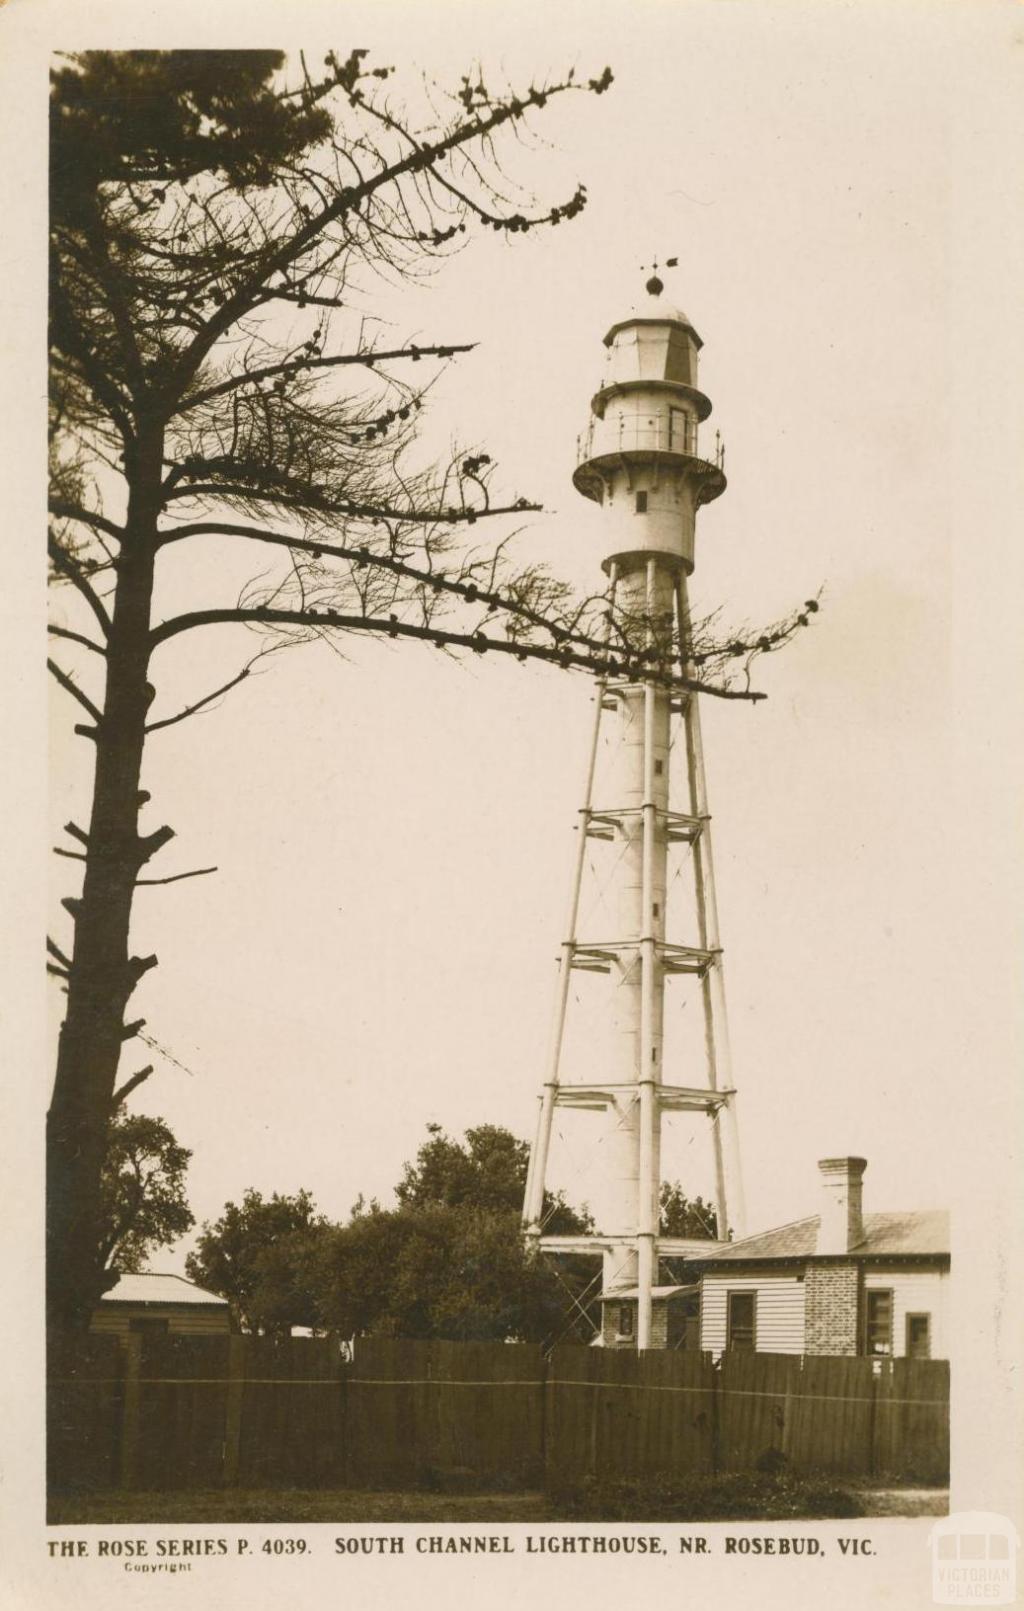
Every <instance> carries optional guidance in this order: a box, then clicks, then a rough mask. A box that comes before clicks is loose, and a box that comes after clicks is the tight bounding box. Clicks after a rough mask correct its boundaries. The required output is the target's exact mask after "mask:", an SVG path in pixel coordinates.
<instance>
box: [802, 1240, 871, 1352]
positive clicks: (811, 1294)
mask: <svg viewBox="0 0 1024 1611" xmlns="http://www.w3.org/2000/svg"><path fill="white" fill-rule="evenodd" d="M804 1287H805V1310H804V1314H805V1322H804V1323H805V1331H804V1350H805V1352H806V1353H808V1354H855V1353H857V1351H858V1346H859V1327H858V1315H859V1301H858V1300H859V1289H860V1271H859V1270H858V1267H857V1265H856V1263H854V1262H853V1261H852V1260H851V1261H850V1262H849V1263H839V1262H836V1263H834V1264H816V1263H813V1262H811V1263H809V1264H808V1266H807V1273H806V1276H805V1278H804Z"/></svg>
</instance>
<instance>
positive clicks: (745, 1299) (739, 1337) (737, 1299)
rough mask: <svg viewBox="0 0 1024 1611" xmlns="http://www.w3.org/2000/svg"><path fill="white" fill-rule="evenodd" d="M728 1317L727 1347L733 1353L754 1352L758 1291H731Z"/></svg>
mask: <svg viewBox="0 0 1024 1611" xmlns="http://www.w3.org/2000/svg"><path fill="white" fill-rule="evenodd" d="M727 1318H728V1331H727V1334H726V1342H725V1346H726V1348H728V1349H729V1350H730V1352H732V1353H743V1354H752V1353H753V1352H754V1349H755V1347H756V1339H755V1332H756V1320H757V1294H756V1292H730V1293H729V1307H728V1316H727Z"/></svg>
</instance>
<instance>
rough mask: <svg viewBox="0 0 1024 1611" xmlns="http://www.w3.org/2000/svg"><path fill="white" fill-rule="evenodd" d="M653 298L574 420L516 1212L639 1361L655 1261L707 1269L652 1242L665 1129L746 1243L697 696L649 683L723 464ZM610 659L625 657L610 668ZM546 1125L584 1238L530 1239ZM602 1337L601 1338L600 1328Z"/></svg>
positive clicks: (673, 334) (675, 631) (621, 335)
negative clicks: (561, 816)
mask: <svg viewBox="0 0 1024 1611" xmlns="http://www.w3.org/2000/svg"><path fill="white" fill-rule="evenodd" d="M663 293H664V285H663V283H662V281H661V280H660V279H659V278H658V277H657V275H654V276H652V278H651V279H649V280H648V281H647V285H646V297H645V300H644V301H643V302H642V304H641V305H640V306H639V307H638V308H637V309H636V310H635V311H634V312H633V313H631V314H630V316H629V317H628V318H625V319H623V320H621V321H620V322H619V323H618V324H614V325H613V326H612V328H611V329H610V330H609V332H608V334H607V335H606V337H605V346H606V347H607V349H608V356H607V372H606V375H605V379H604V384H603V385H602V386H601V388H600V390H599V391H598V392H597V394H596V396H595V397H594V398H593V400H592V403H591V416H592V417H591V420H590V423H589V428H588V430H587V432H586V434H585V436H584V437H583V438H582V439H581V444H580V453H579V461H578V464H577V468H576V472H575V475H574V476H573V482H574V485H575V486H576V489H577V491H579V492H581V493H582V494H583V496H584V497H586V498H590V499H592V500H593V501H594V502H595V503H597V504H599V505H600V507H601V511H602V517H603V525H604V558H603V561H602V564H603V568H604V570H605V573H606V574H607V576H608V579H609V589H610V593H611V597H612V608H611V611H610V615H609V632H610V634H611V636H610V641H609V654H610V665H609V672H608V675H607V676H605V677H604V678H603V679H602V680H601V681H600V682H599V684H598V689H597V697H596V699H595V720H594V728H593V736H592V745H591V749H590V754H589V762H588V770H587V780H586V787H585V791H584V800H583V805H582V808H581V810H580V812H579V822H578V839H577V847H576V864H575V872H574V877H573V882H572V893H571V897H570V903H569V914H568V922H567V925H566V929H565V937H564V940H563V944H562V949H561V957H560V961H559V983H558V991H557V1001H556V1009H555V1016H554V1025H553V1032H552V1044H551V1050H550V1054H549V1061H548V1067H547V1072H546V1077H545V1083H544V1086H543V1090H542V1094H541V1099H540V1114H539V1120H538V1125H537V1134H536V1140H535V1143H534V1146H533V1149H532V1152H531V1155H530V1167H529V1172H528V1177H527V1184H526V1197H525V1203H524V1211H523V1221H524V1228H525V1232H526V1236H527V1239H528V1243H529V1244H530V1245H532V1246H533V1247H534V1248H536V1249H538V1250H542V1251H549V1252H553V1253H556V1252H561V1253H567V1252H592V1253H595V1254H596V1253H599V1254H600V1255H601V1257H602V1260H603V1268H602V1293H601V1296H602V1300H603V1303H604V1305H605V1306H606V1307H605V1313H606V1315H607V1314H608V1313H609V1309H608V1307H607V1306H609V1305H611V1306H613V1310H614V1312H615V1313H616V1314H622V1315H624V1316H625V1317H626V1320H625V1321H623V1322H622V1324H621V1326H620V1328H619V1329H620V1331H621V1332H622V1333H624V1335H623V1336H620V1337H619V1338H618V1339H617V1341H619V1343H620V1345H622V1344H625V1345H629V1346H632V1345H635V1346H636V1347H639V1348H650V1347H652V1346H658V1345H659V1343H660V1342H661V1341H662V1335H661V1334H660V1331H659V1334H658V1335H655V1334H653V1333H652V1314H654V1312H655V1307H656V1306H655V1303H654V1298H653V1297H652V1293H653V1292H654V1289H655V1288H656V1287H657V1282H658V1260H659V1257H670V1256H673V1255H676V1256H678V1255H684V1256H685V1254H687V1253H691V1252H697V1251H699V1250H703V1251H705V1252H706V1251H707V1249H708V1246H709V1244H708V1243H707V1242H706V1241H704V1242H697V1243H694V1242H690V1241H682V1240H679V1239H674V1238H673V1239H670V1238H666V1237H661V1236H659V1233H658V1224H659V1192H660V1185H661V1166H660V1155H661V1126H662V1115H663V1114H664V1113H666V1112H673V1111H676V1112H677V1111H680V1110H683V1111H690V1112H693V1113H697V1114H703V1115H705V1116H706V1119H707V1126H708V1132H709V1139H710V1143H711V1148H712V1151H713V1159H714V1175H715V1199H716V1213H717V1220H718V1236H719V1237H720V1238H723V1239H724V1238H726V1237H728V1236H729V1235H731V1234H734V1235H742V1234H743V1201H742V1188H741V1182H740V1170H739V1156H738V1147H737V1136H736V1105H735V1103H736V1098H735V1091H734V1089H733V1087H732V1081H731V1077H730V1069H729V1050H728V1038H727V1032H726V1020H725V995H724V985H723V976H722V951H721V946H720V941H719V933H718V914H717V910H716V905H715V886H714V873H713V867H712V857H711V823H710V817H709V815H708V804H707V791H706V786H705V778H704V758H703V751H702V747H701V732H700V713H699V709H698V695H697V694H696V693H694V692H690V691H687V690H684V691H682V692H680V689H679V687H678V684H677V686H676V687H674V688H673V687H671V686H670V685H669V678H668V676H667V675H666V673H669V672H671V673H672V674H674V675H675V676H676V678H679V677H680V676H682V677H685V676H686V675H687V674H688V672H692V666H691V665H690V658H689V657H690V650H691V648H692V645H691V643H690V636H689V633H690V628H689V613H688V606H687V579H688V577H689V576H690V574H691V572H692V570H693V565H694V540H695V524H696V515H697V510H698V509H699V508H700V506H701V504H704V503H710V502H711V500H712V499H714V498H717V497H719V496H720V495H721V494H722V493H723V492H724V491H725V485H726V481H725V473H724V467H723V465H724V452H723V449H722V448H721V445H720V443H719V442H718V439H717V433H716V445H715V446H714V447H713V448H712V449H711V450H710V451H709V450H708V448H707V447H705V446H704V445H703V441H702V433H701V425H702V423H703V422H704V421H705V420H706V419H707V417H708V415H709V414H710V412H711V403H710V401H709V399H708V398H707V397H706V396H705V395H704V393H703V392H702V391H700V390H699V388H698V384H697V355H698V353H699V351H700V348H701V345H702V343H701V339H700V337H699V336H698V334H697V332H696V330H695V329H694V327H693V325H692V324H691V323H690V321H689V319H688V318H687V317H686V316H685V314H683V313H681V312H680V311H679V310H678V309H677V308H673V307H671V306H670V305H669V304H668V303H667V301H666V300H665V298H664V295H663ZM624 645H625V647H624ZM617 651H622V652H621V653H620V654H619V658H618V659H617V658H616V652H617ZM623 661H625V662H626V666H625V669H623ZM603 724H604V725H603ZM609 727H610V730H611V744H610V746H604V748H605V749H606V750H607V749H609V748H610V752H611V777H610V778H605V779H603V780H602V783H603V788H604V790H605V791H606V792H605V793H602V795H601V796H600V797H599V798H598V800H597V802H596V804H595V802H594V801H593V799H592V795H593V792H594V782H595V768H596V763H597V759H598V753H599V739H600V738H601V737H602V736H607V735H608V730H609ZM677 737H679V738H681V739H682V740H683V743H682V745H681V746H680V749H679V750H677V752H676V753H677V754H679V753H681V750H682V748H685V754H686V788H685V790H683V789H680V791H679V792H680V794H682V795H684V796H685V797H684V798H681V799H679V800H674V799H671V798H670V766H669V760H670V750H671V748H672V746H673V743H674V742H675V740H676V738H677ZM594 839H604V840H610V841H611V842H612V845H613V848H614V852H615V854H614V857H613V867H614V871H613V874H612V877H613V882H614V892H613V899H614V906H615V911H616V919H615V927H616V933H615V934H614V935H613V936H612V937H611V938H610V939H609V938H606V937H603V936H600V935H599V936H594V937H593V938H591V937H590V936H588V935H582V936H581V935H579V934H578V933H577V922H578V917H579V912H580V894H581V886H582V883H583V876H584V870H585V866H586V861H587V850H588V841H591V840H594ZM670 854H671V856H672V858H673V861H674V860H675V859H676V858H678V857H679V856H685V857H686V858H688V860H689V863H690V866H691V869H692V878H690V879H688V880H686V881H685V882H683V883H681V881H680V880H678V879H677V878H675V876H673V877H672V879H671V898H672V909H671V910H669V899H670V879H669V864H670ZM687 885H688V886H689V887H688V889H687ZM680 890H682V893H683V894H684V895H687V896H688V899H687V900H686V901H685V902H681V901H679V900H678V894H679V892H680ZM677 905H678V906H679V907H680V908H681V909H680V910H677V909H676V907H677ZM576 969H584V970H589V971H591V972H599V973H605V974H607V975H608V976H609V986H610V987H611V989H612V995H613V1012H612V1025H613V1027H612V1032H611V1033H612V1041H613V1046H612V1052H611V1062H612V1068H611V1078H610V1079H609V1080H608V1081H607V1082H598V1083H591V1082H590V1081H587V1080H586V1079H584V1078H581V1076H580V1071H579V1070H578V1069H577V1070H568V1069H565V1068H563V1066H562V1065H563V1048H564V1042H565V1026H566V1015H567V1008H568V1005H569V999H570V986H571V979H572V975H573V971H574V970H576ZM675 975H684V976H688V977H686V978H684V979H683V980H682V984H683V985H684V986H688V987H689V992H690V996H691V999H693V996H698V997H699V1003H700V1009H699V1010H700V1011H701V1013H702V1015H703V1029H704V1034H703V1052H702V1054H701V1056H700V1060H699V1061H700V1065H701V1066H695V1067H690V1066H686V1067H666V1066H665V1049H666V1037H665V1028H666V981H667V980H669V979H670V978H671V977H673V976H675ZM674 1001H675V996H674V995H673V1003H674ZM673 1010H674V1007H673ZM556 1108H585V1109H591V1110H593V1109H597V1110H601V1111H603V1112H604V1113H605V1116H606V1119H607V1121H608V1123H607V1127H606V1130H605V1133H604V1134H603V1136H602V1142H601V1173H602V1180H603V1186H604V1198H605V1205H604V1209H603V1216H602V1217H603V1222H602V1224H601V1226H600V1234H599V1235H595V1236H593V1237H564V1236H549V1235H546V1234H545V1225H544V1192H545V1184H546V1173H547V1164H548V1151H549V1143H550V1138H551V1129H552V1122H553V1119H554V1114H555V1109H556ZM634 1304H635V1309H634V1308H633V1305H634ZM634 1316H635V1329H634V1324H633V1318H634ZM611 1329H612V1331H614V1330H615V1329H616V1328H615V1327H612V1328H611ZM604 1334H605V1336H606V1337H607V1336H608V1335H609V1327H608V1326H607V1325H606V1326H605V1328H604Z"/></svg>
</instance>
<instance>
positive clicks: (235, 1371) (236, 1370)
mask: <svg viewBox="0 0 1024 1611" xmlns="http://www.w3.org/2000/svg"><path fill="white" fill-rule="evenodd" d="M245 1352H246V1338H245V1337H244V1335H243V1334H242V1333H241V1332H238V1333H235V1334H233V1335H232V1336H230V1337H229V1338H228V1397H227V1410H226V1415H225V1425H224V1486H225V1487H226V1488H234V1487H237V1485H238V1462H239V1456H240V1454H241V1448H242V1398H243V1395H244V1393H245Z"/></svg>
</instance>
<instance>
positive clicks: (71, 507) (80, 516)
mask: <svg viewBox="0 0 1024 1611" xmlns="http://www.w3.org/2000/svg"><path fill="white" fill-rule="evenodd" d="M49 508H50V513H51V515H56V516H57V518H58V519H60V520H77V521H78V522H80V524H82V525H84V526H93V527H95V529H96V530H97V531H105V532H106V534H107V536H108V537H113V538H114V541H115V542H120V541H121V540H122V538H123V537H124V528H123V527H122V526H118V525H115V523H114V521H112V520H108V519H107V517H106V515H101V514H99V513H98V511H97V510H95V509H84V508H82V507H81V505H79V504H76V503H69V502H68V500H67V499H66V498H51V499H50V503H49Z"/></svg>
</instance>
